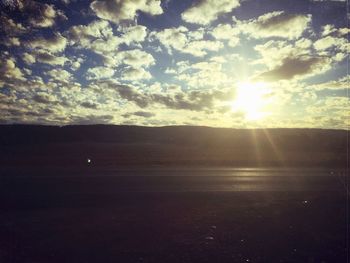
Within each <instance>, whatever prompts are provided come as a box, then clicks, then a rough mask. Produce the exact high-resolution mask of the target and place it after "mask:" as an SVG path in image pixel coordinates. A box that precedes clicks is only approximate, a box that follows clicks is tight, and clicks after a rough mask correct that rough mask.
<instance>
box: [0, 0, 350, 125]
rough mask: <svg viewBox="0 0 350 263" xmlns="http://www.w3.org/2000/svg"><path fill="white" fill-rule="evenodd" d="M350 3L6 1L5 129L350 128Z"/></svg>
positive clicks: (1, 89) (1, 107)
mask: <svg viewBox="0 0 350 263" xmlns="http://www.w3.org/2000/svg"><path fill="white" fill-rule="evenodd" d="M346 10H347V3H346V1H340V0H338V1H336V0H332V1H331V0H293V1H291V0H279V1H275V0H193V1H187V0H186V1H182V0H181V1H180V0H164V1H159V0H138V1H135V0H106V1H103V0H95V1H78V0H61V1H59V0H56V1H33V0H26V1H24V0H22V1H21V0H2V1H1V0H0V12H1V17H0V35H1V38H0V48H1V57H0V58H1V60H0V112H1V115H0V123H36V124H53V125H66V124H96V123H100V124H101V123H110V124H135V125H147V126H163V125H205V126H218V127H234V128H243V127H244V128H254V127H266V128H267V127H312V128H316V127H319V128H342V129H346V128H348V127H349V110H350V109H349V96H348V90H347V88H348V84H349V78H348V68H347V62H348V59H349V58H348V52H349V43H348V37H349V29H348V19H349V17H350V16H349V14H347V11H346Z"/></svg>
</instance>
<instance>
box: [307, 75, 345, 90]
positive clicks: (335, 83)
mask: <svg viewBox="0 0 350 263" xmlns="http://www.w3.org/2000/svg"><path fill="white" fill-rule="evenodd" d="M349 82H350V77H349V76H345V77H342V78H340V79H338V80H331V81H326V82H323V83H319V84H314V85H308V86H307V87H306V88H307V89H309V90H317V91H318V90H346V89H348V88H349Z"/></svg>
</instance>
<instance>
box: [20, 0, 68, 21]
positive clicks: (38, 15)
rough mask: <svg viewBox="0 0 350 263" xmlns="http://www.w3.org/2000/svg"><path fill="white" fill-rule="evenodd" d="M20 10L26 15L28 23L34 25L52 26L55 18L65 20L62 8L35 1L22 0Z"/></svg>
mask: <svg viewBox="0 0 350 263" xmlns="http://www.w3.org/2000/svg"><path fill="white" fill-rule="evenodd" d="M20 10H21V11H22V12H23V13H24V14H25V15H27V16H28V20H29V23H30V24H32V25H33V26H35V27H52V26H53V25H54V24H55V23H56V21H57V20H67V17H66V16H65V14H64V13H63V11H62V10H59V9H56V8H55V6H54V5H51V4H45V3H41V2H37V1H32V0H27V1H22V5H21V6H20Z"/></svg>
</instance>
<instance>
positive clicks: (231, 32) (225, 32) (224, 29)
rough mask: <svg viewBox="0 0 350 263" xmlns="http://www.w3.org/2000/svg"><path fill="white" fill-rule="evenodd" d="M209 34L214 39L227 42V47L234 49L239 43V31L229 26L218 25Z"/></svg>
mask: <svg viewBox="0 0 350 263" xmlns="http://www.w3.org/2000/svg"><path fill="white" fill-rule="evenodd" d="M211 34H212V35H213V37H215V38H216V39H223V40H228V44H229V46H231V47H235V46H237V44H238V43H239V34H240V29H239V28H238V27H232V26H231V25H229V24H219V25H218V26H216V27H215V28H214V29H213V31H212V32H211Z"/></svg>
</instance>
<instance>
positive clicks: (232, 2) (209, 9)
mask: <svg viewBox="0 0 350 263" xmlns="http://www.w3.org/2000/svg"><path fill="white" fill-rule="evenodd" d="M238 6H239V0H197V1H196V3H195V4H194V5H193V6H191V7H190V8H188V9H187V10H185V11H184V12H183V13H182V14H181V17H182V19H183V20H184V21H186V22H188V23H195V24H202V25H207V24H209V23H210V22H212V21H214V20H216V19H217V18H218V17H219V16H220V15H221V14H224V13H229V12H231V11H232V10H233V9H234V8H236V7H238Z"/></svg>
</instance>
